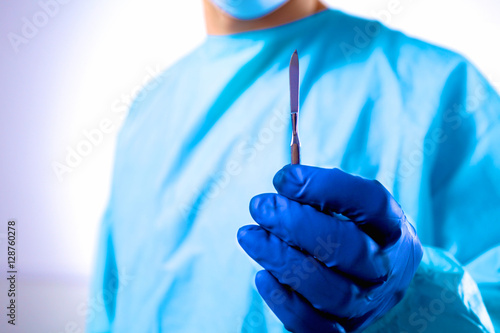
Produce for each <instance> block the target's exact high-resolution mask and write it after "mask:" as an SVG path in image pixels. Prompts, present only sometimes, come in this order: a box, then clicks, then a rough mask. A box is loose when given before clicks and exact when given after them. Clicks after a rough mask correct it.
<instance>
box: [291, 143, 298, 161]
mask: <svg viewBox="0 0 500 333" xmlns="http://www.w3.org/2000/svg"><path fill="white" fill-rule="evenodd" d="M290 148H291V151H292V164H300V144H299V143H292V145H291V146H290Z"/></svg>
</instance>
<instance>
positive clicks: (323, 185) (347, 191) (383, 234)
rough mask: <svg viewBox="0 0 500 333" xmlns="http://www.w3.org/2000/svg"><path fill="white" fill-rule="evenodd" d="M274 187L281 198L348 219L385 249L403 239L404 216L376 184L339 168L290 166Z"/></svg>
mask: <svg viewBox="0 0 500 333" xmlns="http://www.w3.org/2000/svg"><path fill="white" fill-rule="evenodd" d="M273 184H274V187H275V188H276V190H277V191H278V193H279V194H281V195H283V196H285V197H287V198H289V199H291V200H295V201H298V202H300V203H303V204H308V205H312V206H316V207H318V208H319V209H320V210H322V211H325V210H326V211H329V212H334V213H338V214H342V215H344V216H346V217H348V218H349V219H350V220H351V221H353V222H354V223H355V224H356V225H357V226H358V227H359V228H360V229H361V230H363V231H364V232H365V233H367V234H368V235H369V236H370V237H371V238H372V239H373V240H375V241H376V242H377V243H379V244H380V245H382V246H385V245H389V244H392V243H393V242H395V241H397V240H398V239H399V237H400V235H401V223H402V222H403V221H404V218H405V217H404V213H403V211H402V209H401V207H400V206H399V204H398V203H397V202H396V200H394V198H393V197H392V195H391V194H390V193H389V192H388V191H387V190H386V189H385V188H384V186H383V185H382V184H380V183H379V182H378V181H376V180H370V179H365V178H362V177H358V176H354V175H351V174H349V173H346V172H343V171H342V170H340V169H336V168H334V169H324V168H318V167H312V166H307V165H291V164H288V165H286V166H284V167H283V168H282V169H281V170H280V171H278V172H277V173H276V175H275V176H274V179H273Z"/></svg>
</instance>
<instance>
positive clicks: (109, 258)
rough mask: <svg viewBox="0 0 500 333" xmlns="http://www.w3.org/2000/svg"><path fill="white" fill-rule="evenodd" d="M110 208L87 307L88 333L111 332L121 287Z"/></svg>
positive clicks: (98, 246) (100, 238)
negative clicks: (118, 292)
mask: <svg viewBox="0 0 500 333" xmlns="http://www.w3.org/2000/svg"><path fill="white" fill-rule="evenodd" d="M118 277H119V275H118V270H117V267H116V260H115V251H114V246H113V238H112V233H111V211H110V209H109V207H108V209H107V211H106V212H105V214H104V216H103V219H102V221H101V225H100V230H99V238H98V243H97V252H96V258H95V267H94V271H93V275H92V280H91V285H90V295H89V299H88V303H87V322H86V332H87V333H108V332H111V328H112V322H113V318H114V314H115V305H116V295H117V291H118V287H119V285H120V281H119V278H118Z"/></svg>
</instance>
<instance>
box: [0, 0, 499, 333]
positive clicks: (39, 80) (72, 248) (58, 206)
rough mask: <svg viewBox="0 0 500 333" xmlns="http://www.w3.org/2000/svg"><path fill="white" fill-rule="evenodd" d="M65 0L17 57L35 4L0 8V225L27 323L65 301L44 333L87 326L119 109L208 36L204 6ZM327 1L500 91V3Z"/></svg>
mask: <svg viewBox="0 0 500 333" xmlns="http://www.w3.org/2000/svg"><path fill="white" fill-rule="evenodd" d="M50 1H55V0H46V1H43V2H44V3H46V2H50ZM61 2H62V0H61ZM66 2H67V3H65V4H59V5H58V6H57V8H55V9H54V8H53V9H54V12H53V14H54V15H53V16H52V17H50V18H49V20H48V21H47V22H45V23H44V24H43V25H42V26H41V27H40V28H39V29H38V31H37V33H36V34H35V35H34V36H32V37H30V38H29V39H28V42H27V43H25V44H22V45H19V47H18V50H17V52H16V50H15V48H14V47H13V46H12V45H11V43H10V42H9V38H8V36H9V35H8V34H9V33H16V34H21V30H22V28H23V24H25V23H24V22H25V21H23V19H27V20H29V21H33V20H34V19H35V18H34V16H36V15H37V14H38V13H39V12H40V11H42V10H43V9H42V7H41V5H40V3H39V2H37V1H29V0H17V1H16V2H5V1H4V2H2V3H1V4H0V19H1V20H0V51H1V53H0V61H1V62H0V106H1V108H0V126H1V131H0V158H1V159H0V163H1V165H0V170H1V172H0V221H1V224H0V225H4V222H5V221H7V220H8V219H10V218H15V219H17V221H18V224H19V228H20V231H19V244H20V245H19V246H20V249H19V256H18V260H19V262H20V264H19V265H20V271H21V273H20V276H21V277H22V279H23V281H24V282H23V283H25V287H24V288H25V289H24V290H25V291H24V296H23V297H24V298H23V300H24V303H25V305H24V310H23V311H24V312H21V314H20V320H21V321H24V322H25V325H27V323H26V322H29V321H30V318H29V317H28V316H29V314H28V313H29V312H30V311H39V309H41V308H43V302H48V301H50V299H52V298H55V297H62V298H60V301H59V303H60V304H59V305H58V306H56V307H55V309H52V310H51V311H52V312H54V313H52V314H51V315H50V316H45V315H43V313H41V314H40V315H39V317H38V318H36V317H32V319H31V322H35V321H37V322H39V323H40V324H39V326H37V327H38V329H37V331H39V332H43V331H49V330H50V331H53V332H63V331H64V329H65V326H66V325H67V324H68V323H69V322H71V321H73V320H74V321H75V322H77V323H78V325H81V323H82V322H83V317H82V316H81V314H78V313H77V311H76V310H75V309H76V307H77V305H78V304H79V303H81V302H83V301H85V296H86V286H87V282H88V279H89V276H90V274H91V267H92V261H93V257H94V248H95V245H94V242H95V239H96V230H97V225H98V223H99V220H100V218H101V215H102V213H103V209H104V207H105V205H106V201H107V198H108V193H109V185H110V177H111V167H112V161H113V148H114V144H115V136H116V133H117V130H118V128H119V125H120V121H121V119H122V117H123V115H124V112H113V110H115V109H114V106H115V107H116V105H118V104H119V105H124V104H120V103H122V102H121V101H122V100H127V99H129V98H130V97H131V96H132V95H134V94H135V93H136V91H137V89H138V88H140V86H141V85H143V82H144V80H147V79H149V78H151V74H150V73H158V72H159V71H160V70H162V69H164V68H165V67H168V66H169V65H170V64H172V63H173V62H174V61H175V60H177V59H179V58H180V57H182V55H184V54H186V53H187V52H189V51H190V50H191V49H193V48H194V47H195V46H196V45H198V44H199V43H200V42H202V40H203V38H204V22H203V13H202V6H201V0H182V1H153V0H127V1H125V0H121V1H118V0H108V1H97V0H85V1H77V0H73V1H68V0H66ZM325 2H326V3H327V4H329V5H330V6H332V7H335V8H338V9H342V10H345V11H347V12H350V13H354V14H357V15H361V16H368V17H374V18H377V19H379V20H381V21H382V22H384V23H386V24H387V25H389V26H391V27H394V28H396V29H399V30H403V31H404V32H406V33H408V34H410V35H412V36H417V37H419V38H422V39H424V40H426V41H430V42H432V43H436V44H439V45H442V46H446V47H448V48H451V49H453V50H456V51H458V52H460V53H462V54H464V55H465V56H467V57H468V58H469V59H470V60H471V61H472V62H473V63H475V64H476V65H477V66H478V67H479V69H480V70H481V71H482V72H483V74H484V75H485V76H486V77H487V78H489V80H490V82H492V84H493V85H494V86H495V87H496V88H497V90H500V62H499V61H498V59H500V46H499V38H498V32H499V31H500V20H498V17H499V16H500V3H499V2H498V1H495V0H476V1H470V0H469V1H466V0H399V1H398V0H395V1H389V0H357V1H356V0H340V1H332V0H330V1H325ZM103 119H109V120H110V121H111V122H112V124H113V126H114V128H113V130H112V131H111V132H110V133H108V134H105V135H104V137H103V140H102V142H100V143H98V144H96V145H94V146H93V147H92V151H91V152H90V153H89V155H88V156H86V157H84V158H83V160H82V161H81V162H80V163H79V165H78V166H77V167H75V168H73V170H72V172H71V173H67V174H64V175H63V176H62V181H61V180H60V179H58V177H57V176H56V173H55V172H54V170H53V163H54V162H60V163H65V162H64V160H65V158H66V155H67V149H68V148H70V149H75V148H76V147H77V146H78V145H79V144H81V142H82V141H83V140H85V136H84V134H83V132H84V131H89V130H92V129H95V128H97V127H98V126H99V124H100V122H101V121H102V120H103ZM2 228H3V227H2ZM2 233H3V234H2ZM4 233H5V231H4V230H0V242H1V241H2V240H3V241H4V240H5V239H4V237H5V234H4ZM2 237H3V239H2ZM1 258H2V260H3V262H5V260H4V259H3V254H2V257H1ZM3 262H2V263H1V267H3V265H4V263H3ZM20 287H23V285H21V286H20ZM65 288H66V289H65ZM2 290H4V286H3V285H2ZM0 292H1V293H2V294H3V291H0ZM57 295H60V296H57ZM61 295H62V296H61ZM2 308H3V306H2ZM23 313H24V315H23ZM3 316H4V315H3V314H2V317H3ZM23 317H24V318H23ZM2 325H3V320H2V323H1V324H0V328H2V327H3V326H2ZM26 327H28V326H26ZM79 327H80V326H79ZM29 331H31V329H30V330H29ZM2 332H4V330H3V329H2Z"/></svg>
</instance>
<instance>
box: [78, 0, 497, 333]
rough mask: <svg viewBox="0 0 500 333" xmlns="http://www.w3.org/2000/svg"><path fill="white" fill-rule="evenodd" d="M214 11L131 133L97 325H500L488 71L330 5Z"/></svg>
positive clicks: (222, 328) (132, 116)
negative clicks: (293, 106) (296, 105)
mask: <svg viewBox="0 0 500 333" xmlns="http://www.w3.org/2000/svg"><path fill="white" fill-rule="evenodd" d="M204 6H205V19H206V26H207V37H206V39H205V41H204V42H203V43H202V44H201V45H200V46H199V47H198V48H196V49H195V50H194V51H193V52H191V53H190V54H189V55H187V56H186V57H184V58H183V59H181V60H180V61H178V62H177V63H176V64H174V65H173V66H172V67H171V68H169V69H167V70H166V71H165V72H163V73H162V74H161V75H160V76H159V78H158V79H157V80H153V81H152V83H151V84H150V85H148V86H147V87H145V88H144V90H143V92H141V93H140V94H139V95H138V96H137V98H136V100H135V101H134V103H133V104H132V106H131V107H130V111H129V113H128V116H127V119H126V121H125V123H124V125H123V127H122V129H121V131H120V134H119V137H118V143H117V151H116V158H115V167H114V176H113V184H112V190H111V197H110V199H109V203H108V206H107V209H106V212H105V214H104V217H103V220H102V224H101V230H100V236H99V243H98V244H99V245H98V246H99V248H98V252H97V259H96V267H95V271H94V276H93V281H92V287H91V294H90V298H89V302H88V309H87V313H88V320H87V332H93V333H94V332H101V333H102V332H134V333H140V332H217V333H220V332H242V333H243V332H244V333H277V332H295V333H310V332H326V333H330V332H335V333H336V332H432V333H434V332H469V333H470V332H494V329H495V327H496V328H497V329H500V301H499V299H500V297H499V296H500V292H499V290H500V223H499V222H500V145H499V143H500V97H499V96H498V94H497V92H495V91H494V89H493V88H492V87H491V85H490V84H489V83H488V82H487V81H486V80H485V78H484V77H483V75H482V74H481V73H480V72H478V70H477V69H476V68H475V67H474V66H473V65H471V64H470V63H469V62H468V61H467V60H466V59H464V58H463V57H462V56H460V55H457V54H455V53H453V52H451V51H448V50H445V49H442V48H440V47H437V46H433V45H429V44H427V43H425V42H422V41H419V40H416V39H413V38H411V37H408V36H406V35H404V34H403V33H400V32H397V31H393V30H391V29H389V28H387V27H385V26H383V25H382V24H380V23H379V22H376V21H371V20H366V19H361V18H357V17H353V16H350V15H347V14H345V13H342V12H340V11H337V10H333V9H329V8H326V7H325V6H324V5H323V4H322V3H321V2H319V1H318V0H288V1H287V0H259V1H258V0H231V1H229V0H205V1H204ZM294 50H298V54H299V61H300V68H301V71H300V87H301V89H300V120H301V121H300V125H299V126H300V134H301V142H302V146H301V151H302V156H301V159H302V164H300V165H291V164H290V146H289V144H290V137H291V133H290V104H289V103H290V100H289V88H288V64H289V60H290V56H291V54H292V53H293V51H294Z"/></svg>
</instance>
